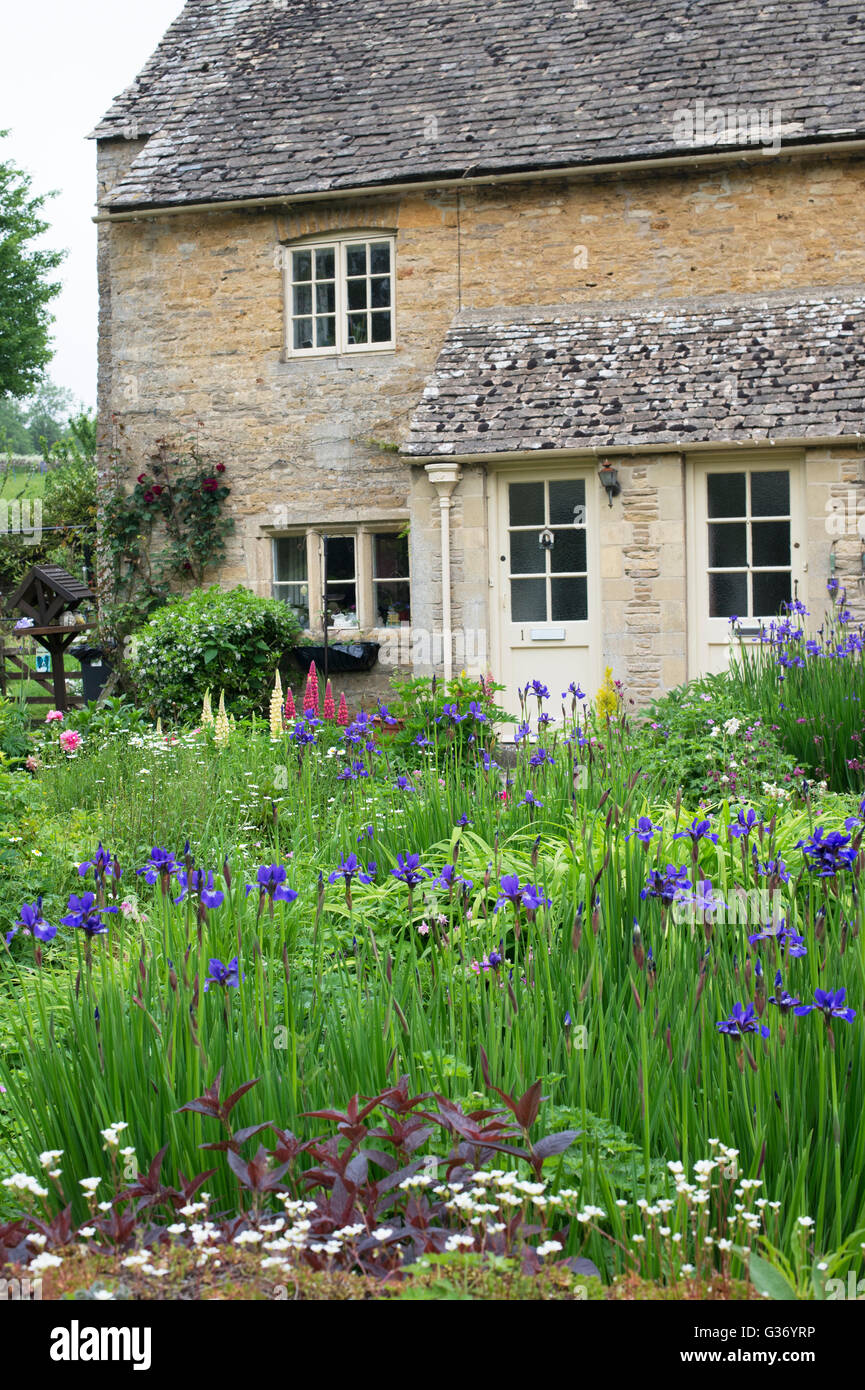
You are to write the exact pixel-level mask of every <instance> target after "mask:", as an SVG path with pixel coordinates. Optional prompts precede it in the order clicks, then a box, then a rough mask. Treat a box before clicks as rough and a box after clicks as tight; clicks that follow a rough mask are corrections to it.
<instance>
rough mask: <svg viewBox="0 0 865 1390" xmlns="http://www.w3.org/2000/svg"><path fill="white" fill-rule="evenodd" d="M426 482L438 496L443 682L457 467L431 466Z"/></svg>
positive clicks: (449, 647)
mask: <svg viewBox="0 0 865 1390" xmlns="http://www.w3.org/2000/svg"><path fill="white" fill-rule="evenodd" d="M426 471H427V474H428V475H429V480H430V482H431V483H432V484H433V486H434V487H435V489H436V492H437V493H438V499H439V517H440V520H441V571H442V641H443V644H444V678H445V680H446V681H448V680H450V679H451V677H452V675H453V633H452V631H451V624H452V622H453V608H452V602H451V497H452V494H453V490H454V488H455V487H456V485H457V483H458V482H459V479H460V473H461V471H462V470H461V468H460V465H459V464H458V463H445V464H442V463H432V464H427V467H426Z"/></svg>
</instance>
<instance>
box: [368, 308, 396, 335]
mask: <svg viewBox="0 0 865 1390" xmlns="http://www.w3.org/2000/svg"><path fill="white" fill-rule="evenodd" d="M371 318H372V341H373V342H374V343H389V342H390V340H391V327H390V310H389V309H385V310H384V311H383V312H381V313H378V314H372V315H371Z"/></svg>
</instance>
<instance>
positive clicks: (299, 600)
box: [273, 584, 309, 627]
mask: <svg viewBox="0 0 865 1390" xmlns="http://www.w3.org/2000/svg"><path fill="white" fill-rule="evenodd" d="M273 597H274V598H278V599H281V600H282V602H283V603H287V604H288V606H289V608H293V609H294V612H295V613H296V614H297V617H298V620H299V622H300V625H301V627H309V589H308V588H307V586H306V585H305V584H274V586H273Z"/></svg>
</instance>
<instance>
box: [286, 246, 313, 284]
mask: <svg viewBox="0 0 865 1390" xmlns="http://www.w3.org/2000/svg"><path fill="white" fill-rule="evenodd" d="M292 262H293V269H292V274H291V278H292V279H293V280H311V279H312V252H311V251H294V252H293V253H292Z"/></svg>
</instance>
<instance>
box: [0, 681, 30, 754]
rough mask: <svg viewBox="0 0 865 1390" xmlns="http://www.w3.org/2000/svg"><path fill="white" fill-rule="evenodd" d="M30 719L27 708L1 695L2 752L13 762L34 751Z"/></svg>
mask: <svg viewBox="0 0 865 1390" xmlns="http://www.w3.org/2000/svg"><path fill="white" fill-rule="evenodd" d="M32 751H33V745H32V741H31V738H30V721H29V718H28V715H27V710H26V708H22V706H21V705H19V704H17V703H16V701H14V700H7V699H6V698H5V697H3V696H0V754H2V755H3V757H4V758H6V759H8V760H9V761H11V762H16V761H19V760H20V759H21V758H26V757H27V754H28V753H32Z"/></svg>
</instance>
